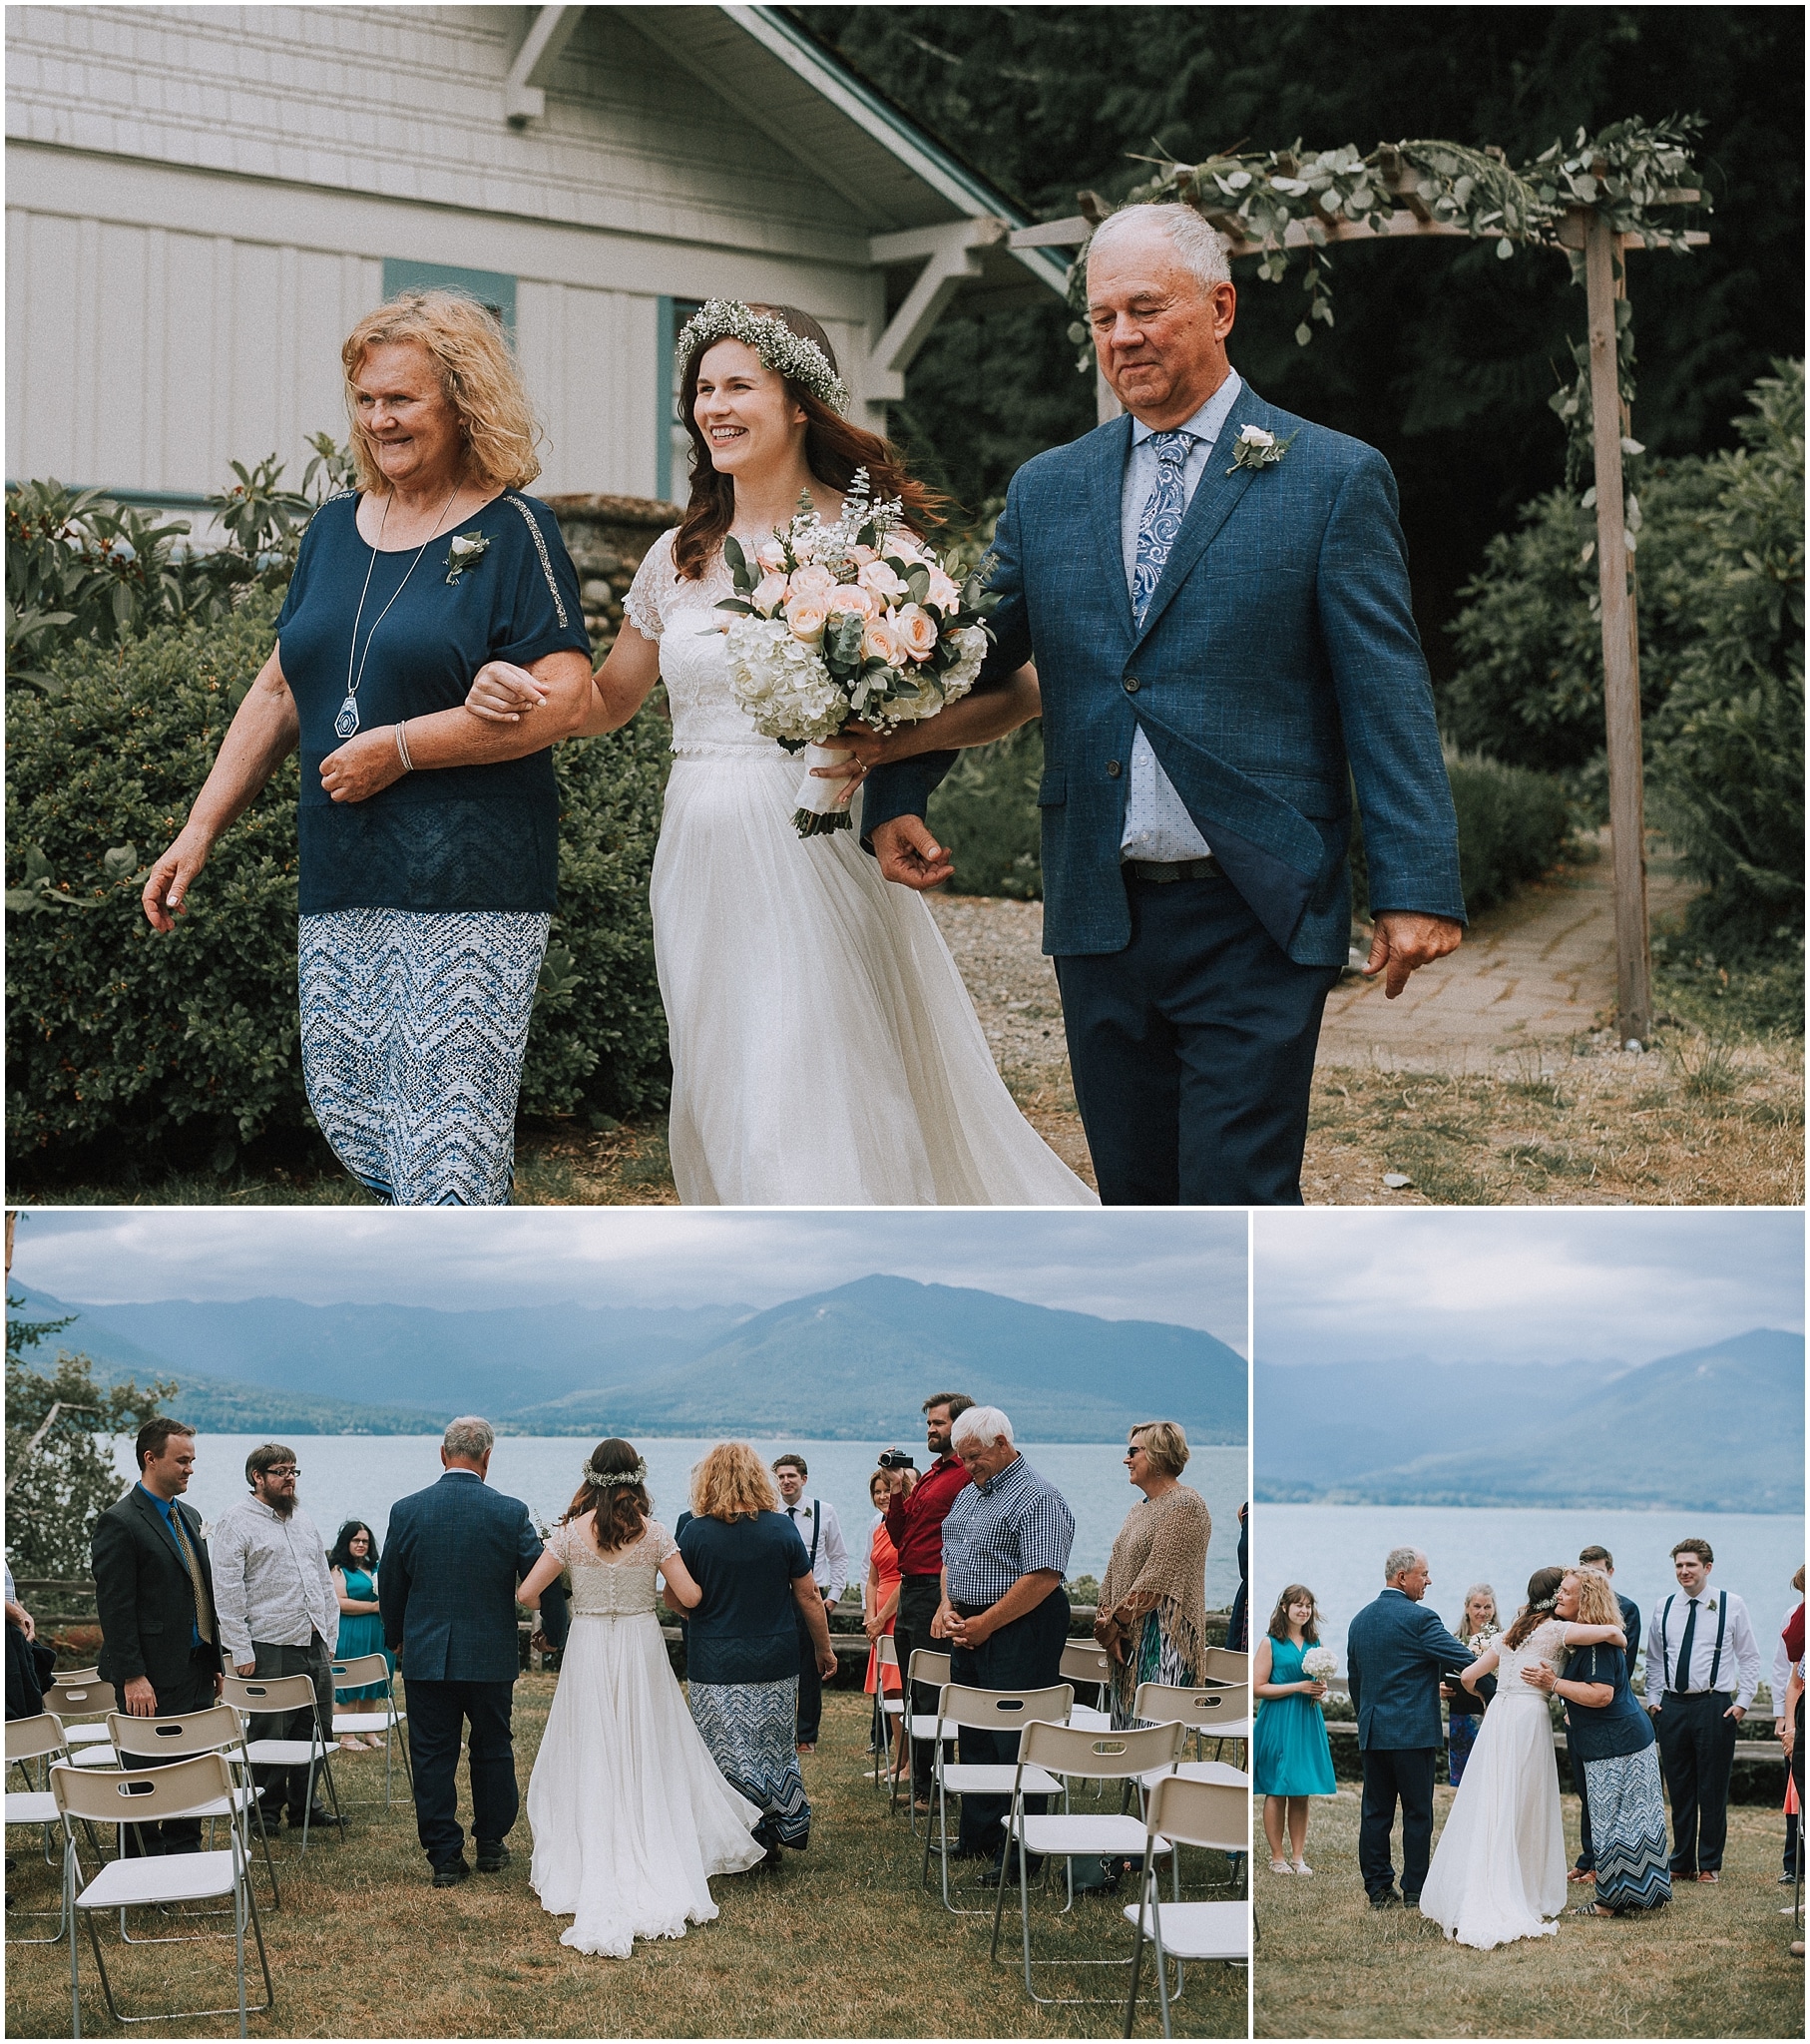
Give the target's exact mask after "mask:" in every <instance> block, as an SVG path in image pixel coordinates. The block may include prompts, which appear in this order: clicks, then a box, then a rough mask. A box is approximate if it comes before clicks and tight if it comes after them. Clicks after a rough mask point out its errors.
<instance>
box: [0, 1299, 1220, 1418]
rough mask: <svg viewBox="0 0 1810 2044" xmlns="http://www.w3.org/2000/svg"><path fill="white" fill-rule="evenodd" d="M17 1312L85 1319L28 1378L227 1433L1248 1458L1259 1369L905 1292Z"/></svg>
mask: <svg viewBox="0 0 1810 2044" xmlns="http://www.w3.org/2000/svg"><path fill="white" fill-rule="evenodd" d="M13 1295H14V1297H15V1298H17V1299H19V1300H20V1301H21V1305H22V1309H23V1311H24V1312H25V1313H26V1314H28V1315H29V1316H30V1317H32V1318H34V1319H53V1318H60V1317H62V1316H64V1315H66V1314H73V1315H74V1316H75V1317H74V1322H73V1324H72V1325H70V1326H68V1327H66V1328H64V1329H63V1330H62V1331H61V1332H60V1333H58V1334H57V1335H55V1336H53V1337H51V1339H50V1340H49V1341H47V1342H46V1343H45V1344H44V1346H43V1347H42V1348H40V1349H38V1350H35V1351H31V1352H30V1353H29V1354H28V1358H27V1359H28V1360H30V1361H36V1360H38V1359H39V1358H40V1357H42V1358H43V1360H44V1362H46V1363H48V1362H49V1360H50V1358H51V1356H52V1355H53V1354H54V1352H55V1350H56V1349H57V1348H59V1347H62V1348H68V1349H72V1350H76V1351H79V1352H81V1353H84V1354H87V1355H89V1356H91V1357H93V1359H94V1361H95V1364H96V1369H97V1374H98V1375H99V1376H100V1377H101V1378H102V1379H103V1380H104V1381H107V1382H119V1381H121V1380H123V1379H124V1378H126V1377H129V1376H134V1377H137V1378H138V1379H139V1380H140V1381H141V1382H145V1381H147V1380H149V1379H152V1378H162V1379H175V1380H176V1382H177V1383H178V1384H179V1385H180V1387H181V1388H180V1391H179V1393H178V1394H177V1396H175V1397H174V1398H173V1399H171V1400H170V1401H169V1402H170V1409H171V1410H173V1411H177V1412H180V1413H181V1414H182V1415H183V1416H184V1417H185V1418H187V1419H190V1420H191V1421H193V1422H194V1423H195V1424H196V1425H198V1426H201V1427H203V1428H204V1429H205V1430H208V1431H216V1432H234V1433H243V1432H255V1431H260V1430H262V1431H276V1430H279V1429H280V1430H282V1431H285V1432H290V1433H372V1434H380V1433H429V1432H437V1431H438V1430H439V1428H440V1427H441V1426H443V1425H444V1424H445V1422H446V1421H447V1420H448V1419H449V1418H451V1417H452V1416H453V1414H455V1413H458V1412H474V1411H475V1412H483V1413H485V1414H486V1415H488V1416H489V1417H490V1418H491V1419H492V1420H493V1421H494V1422H495V1423H496V1424H497V1426H498V1427H499V1429H501V1430H503V1431H506V1432H510V1433H523V1434H530V1433H532V1434H567V1435H575V1436H578V1435H589V1436H590V1437H592V1438H596V1437H597V1436H598V1435H599V1434H600V1433H606V1432H618V1433H634V1432H640V1433H645V1434H651V1435H707V1434H713V1433H722V1432H725V1431H727V1432H738V1433H748V1434H757V1435H759V1434H772V1433H780V1432H797V1431H799V1430H800V1428H802V1429H803V1430H804V1431H806V1432H807V1433H809V1434H810V1435H811V1436H812V1437H814V1438H817V1439H822V1440H876V1439H878V1440H884V1439H888V1438H899V1437H903V1438H907V1439H915V1438H916V1437H917V1435H918V1434H919V1432H920V1430H921V1429H920V1422H919V1418H918V1406H919V1404H920V1402H921V1401H922V1400H923V1399H924V1398H925V1397H926V1396H927V1395H928V1394H929V1393H930V1392H931V1391H936V1390H966V1391H969V1392H970V1393H971V1394H972V1395H974V1396H976V1397H978V1398H982V1399H984V1400H986V1401H988V1402H990V1403H993V1404H997V1405H1000V1406H1003V1407H1004V1408H1005V1410H1006V1411H1007V1412H1008V1413H1010V1414H1011V1417H1012V1421H1013V1424H1014V1426H1015V1427H1016V1428H1017V1430H1018V1431H1019V1432H1021V1433H1022V1434H1023V1435H1024V1436H1025V1437H1026V1438H1027V1439H1031V1440H1041V1441H1098V1440H1112V1439H1116V1438H1119V1437H1121V1436H1123V1434H1124V1432H1125V1430H1126V1428H1127V1427H1128V1426H1131V1425H1132V1424H1133V1423H1134V1422H1135V1421H1137V1420H1139V1419H1149V1418H1153V1417H1161V1418H1171V1419H1175V1420H1178V1421H1179V1422H1180V1423H1181V1425H1182V1426H1184V1427H1185V1428H1186V1429H1187V1432H1188V1435H1189V1438H1190V1439H1192V1440H1196V1441H1199V1442H1201V1443H1202V1444H1205V1443H1209V1442H1232V1443H1236V1442H1242V1441H1243V1440H1244V1438H1245V1400H1246V1373H1245V1365H1244V1359H1243V1357H1242V1356H1240V1355H1239V1354H1238V1353H1237V1352H1236V1350H1234V1349H1232V1348H1230V1347H1228V1346H1227V1345H1226V1344H1225V1343H1224V1342H1222V1341H1219V1340H1217V1339H1215V1337H1214V1336H1213V1335H1211V1334H1207V1333H1204V1332H1202V1331H1200V1330H1198V1329H1196V1328H1192V1327H1179V1326H1172V1325H1169V1324H1167V1323H1165V1322H1161V1321H1155V1320H1108V1319H1102V1318H1098V1317H1096V1316H1095V1315H1093V1314H1089V1313H1078V1312H1066V1311H1060V1310H1057V1309H1055V1308H1052V1307H1049V1306H1040V1305H1030V1304H1026V1303H1025V1302H1023V1301H1022V1300H1019V1299H1012V1298H1004V1297H1001V1296H1000V1295H999V1294H997V1293H995V1292H989V1291H981V1290H975V1289H966V1288H957V1287H955V1286H952V1285H946V1284H920V1283H918V1282H916V1281H915V1280H913V1279H910V1278H891V1277H881V1276H874V1277H869V1278H857V1279H855V1280H854V1281H852V1282H850V1283H847V1284H842V1285H838V1286H836V1287H835V1288H833V1289H832V1290H828V1291H821V1292H814V1293H812V1294H810V1295H809V1296H807V1297H803V1298H796V1299H791V1300H788V1301H787V1302H786V1303H785V1304H783V1305H778V1306H773V1307H770V1308H769V1309H767V1310H766V1311H763V1312H756V1311H754V1310H753V1309H752V1308H751V1307H748V1306H745V1305H720V1306H718V1305H709V1306H692V1307H641V1306H636V1307H626V1306H610V1307H599V1306H583V1305H575V1304H571V1303H561V1304H557V1305H538V1306H530V1307H520V1308H513V1307H512V1308H489V1309H471V1310H444V1309H436V1308H432V1307H425V1306H395V1305H327V1306H314V1305H304V1304H302V1303H300V1302H299V1301H297V1300H295V1299H287V1298H257V1299H242V1300H230V1301H221V1300H196V1299H159V1300H154V1301H150V1302H146V1303H142V1304H126V1305H86V1304H81V1303H76V1302H70V1301H66V1300H63V1299H58V1298H53V1297H51V1296H50V1295H49V1294H47V1293H44V1292H39V1291H34V1290H32V1289H31V1288H30V1287H29V1286H22V1285H15V1286H14V1287H13Z"/></svg>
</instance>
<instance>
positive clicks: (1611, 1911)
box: [1527, 1568, 1671, 1916]
mask: <svg viewBox="0 0 1810 2044" xmlns="http://www.w3.org/2000/svg"><path fill="white" fill-rule="evenodd" d="M1553 1616H1554V1617H1555V1618H1561V1619H1564V1620H1565V1621H1566V1623H1567V1624H1568V1625H1569V1624H1573V1623H1576V1624H1578V1625H1620V1624H1621V1622H1622V1619H1621V1612H1620V1610H1619V1600H1618V1599H1617V1597H1616V1595H1615V1592H1614V1590H1613V1589H1612V1588H1611V1587H1610V1584H1609V1580H1608V1577H1607V1576H1606V1575H1605V1574H1604V1573H1603V1572H1602V1570H1600V1569H1595V1568H1580V1569H1578V1570H1576V1571H1575V1572H1573V1573H1572V1574H1570V1575H1568V1576H1567V1577H1566V1579H1565V1581H1564V1582H1563V1583H1562V1584H1561V1585H1560V1586H1559V1593H1558V1596H1557V1597H1556V1599H1555V1600H1554V1604H1553ZM1527 1680H1528V1681H1529V1682H1531V1683H1533V1685H1534V1687H1535V1688H1536V1689H1542V1690H1544V1691H1545V1692H1546V1693H1547V1695H1548V1696H1557V1697H1559V1698H1560V1699H1561V1700H1562V1701H1563V1702H1564V1704H1565V1707H1566V1708H1565V1722H1566V1727H1567V1748H1568V1751H1569V1752H1570V1754H1571V1757H1572V1764H1573V1765H1572V1774H1573V1776H1574V1778H1577V1779H1582V1780H1584V1781H1587V1783H1588V1785H1589V1788H1588V1795H1589V1802H1590V1807H1591V1810H1592V1811H1593V1816H1592V1819H1591V1821H1592V1823H1593V1824H1594V1827H1595V1873H1596V1899H1595V1900H1594V1902H1584V1903H1582V1904H1581V1905H1580V1906H1579V1907H1578V1908H1577V1909H1575V1910H1574V1911H1573V1912H1572V1913H1573V1914H1574V1915H1576V1916H1591V1915H1595V1916H1621V1915H1631V1914H1634V1913H1635V1912H1637V1911H1639V1910H1643V1909H1657V1908H1659V1907H1660V1906H1661V1905H1662V1904H1664V1903H1666V1902H1669V1901H1670V1900H1671V1874H1670V1871H1669V1870H1668V1868H1667V1866H1666V1863H1665V1795H1664V1791H1663V1789H1662V1788H1661V1786H1660V1782H1659V1764H1658V1758H1657V1754H1656V1751H1655V1748H1654V1744H1653V1728H1652V1724H1651V1721H1650V1720H1649V1719H1648V1718H1647V1716H1646V1713H1645V1712H1644V1711H1642V1710H1641V1708H1640V1706H1639V1705H1638V1704H1637V1703H1636V1702H1635V1701H1634V1695H1633V1691H1632V1690H1631V1689H1630V1688H1629V1687H1628V1672H1627V1655H1626V1651H1625V1650H1624V1649H1623V1648H1621V1647H1616V1646H1610V1645H1598V1646H1584V1647H1574V1648H1573V1649H1572V1650H1571V1652H1570V1654H1569V1655H1568V1656H1567V1657H1566V1662H1565V1669H1564V1672H1563V1673H1562V1674H1561V1673H1557V1672H1555V1671H1554V1670H1553V1669H1552V1668H1550V1667H1548V1666H1546V1665H1545V1664H1544V1663H1541V1664H1537V1665H1536V1666H1535V1667H1534V1668H1533V1669H1532V1670H1531V1672H1530V1673H1529V1675H1528V1676H1527Z"/></svg>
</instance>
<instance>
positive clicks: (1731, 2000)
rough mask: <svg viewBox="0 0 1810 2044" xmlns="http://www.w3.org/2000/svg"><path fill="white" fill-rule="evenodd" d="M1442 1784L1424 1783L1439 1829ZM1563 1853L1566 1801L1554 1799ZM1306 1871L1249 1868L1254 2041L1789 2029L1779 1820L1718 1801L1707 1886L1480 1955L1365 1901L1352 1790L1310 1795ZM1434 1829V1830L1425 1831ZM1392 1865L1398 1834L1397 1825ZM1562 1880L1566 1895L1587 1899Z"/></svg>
mask: <svg viewBox="0 0 1810 2044" xmlns="http://www.w3.org/2000/svg"><path fill="white" fill-rule="evenodd" d="M1452 1796H1453V1791H1452V1790H1451V1789H1437V1790H1436V1791H1435V1798H1436V1811H1437V1815H1436V1823H1438V1824H1441V1825H1443V1823H1444V1820H1445V1817H1446V1815H1447V1814H1448V1812H1449V1811H1450V1809H1451V1806H1452ZM1564 1802H1565V1819H1566V1839H1567V1844H1568V1852H1567V1857H1568V1859H1569V1858H1575V1857H1576V1856H1577V1840H1578V1803H1577V1798H1576V1797H1575V1796H1570V1795H1568V1796H1566V1797H1565V1798H1564ZM1311 1809H1312V1818H1311V1822H1310V1826H1309V1829H1308V1833H1307V1857H1308V1860H1309V1863H1310V1864H1311V1865H1312V1866H1313V1867H1314V1868H1315V1874H1314V1877H1313V1879H1311V1880H1301V1879H1298V1878H1296V1877H1295V1876H1292V1875H1291V1876H1289V1877H1288V1878H1286V1879H1284V1878H1282V1877H1281V1876H1279V1875H1272V1874H1270V1873H1269V1872H1267V1871H1266V1870H1265V1868H1264V1864H1263V1855H1262V1854H1259V1855H1258V1860H1257V1868H1258V1870H1257V1874H1256V1904H1257V1910H1256V1913H1257V1935H1258V1943H1257V1966H1256V2035H1257V2036H1259V2037H1800V2036H1802V2035H1803V2030H1804V1963H1803V1961H1802V1960H1801V1959H1794V1958H1793V1957H1792V1956H1791V1954H1790V1950H1789V1945H1790V1941H1791V1939H1792V1938H1793V1937H1794V1936H1796V1935H1798V1934H1799V1933H1798V1932H1796V1931H1794V1930H1793V1928H1792V1925H1791V1919H1790V1917H1789V1915H1783V1916H1782V1915H1780V1914H1779V1913H1778V1911H1779V1909H1780V1907H1781V1905H1782V1904H1787V1903H1789V1901H1790V1899H1791V1890H1790V1889H1789V1888H1780V1887H1779V1886H1777V1885H1776V1881H1777V1875H1778V1870H1779V1858H1780V1854H1781V1851H1782V1848H1783V1837H1784V1833H1783V1819H1782V1818H1781V1817H1780V1816H1779V1814H1778V1813H1777V1812H1776V1811H1775V1810H1769V1809H1758V1808H1751V1807H1745V1806H1737V1807H1735V1808H1732V1809H1730V1811H1729V1812H1728V1856H1727V1859H1726V1861H1725V1863H1724V1865H1723V1869H1722V1879H1721V1881H1720V1883H1719V1884H1718V1885H1716V1886H1714V1887H1704V1886H1699V1885H1697V1884H1696V1883H1694V1882H1692V1883H1690V1884H1688V1885H1684V1884H1680V1886H1679V1888H1678V1890H1677V1891H1676V1898H1675V1899H1674V1901H1673V1902H1672V1903H1671V1904H1670V1905H1669V1906H1668V1907H1666V1908H1663V1909H1658V1910H1655V1911H1653V1912H1652V1914H1651V1915H1650V1916H1646V1917H1618V1918H1616V1919H1614V1920H1613V1921H1605V1920H1601V1919H1592V1920H1590V1921H1587V1922H1586V1921H1584V1920H1583V1919H1581V1918H1578V1917H1573V1916H1569V1915H1568V1916H1566V1917H1563V1918H1562V1919H1561V1920H1560V1925H1559V1933H1558V1935H1557V1936H1556V1937H1543V1938H1538V1939H1528V1940H1526V1941H1524V1942H1521V1943H1517V1944H1513V1945H1505V1946H1500V1947H1498V1949H1497V1950H1495V1951H1493V1952H1477V1951H1472V1950H1470V1949H1469V1948H1467V1947H1465V1946H1463V1945H1458V1944H1452V1943H1449V1942H1447V1941H1446V1939H1445V1938H1444V1937H1443V1935H1442V1934H1441V1932H1440V1929H1439V1926H1438V1925H1437V1924H1434V1923H1429V1922H1427V1921H1426V1920H1425V1919H1424V1918H1422V1917H1421V1916H1419V1915H1418V1914H1415V1913H1413V1912H1411V1911H1409V1910H1406V1909H1391V1910H1389V1911H1388V1912H1387V1913H1386V1914H1377V1913H1375V1912H1373V1911H1372V1910H1371V1909H1370V1907H1369V1905H1368V1903H1367V1901H1366V1899H1365V1895H1364V1887H1363V1883H1362V1881H1361V1880H1360V1879H1359V1877H1358V1870H1357V1831H1358V1796H1357V1792H1356V1790H1355V1789H1351V1788H1349V1787H1346V1788H1341V1789H1340V1791H1339V1793H1338V1794H1337V1795H1336V1796H1332V1797H1328V1798H1326V1799H1324V1800H1322V1799H1321V1798H1319V1797H1317V1796H1316V1797H1315V1798H1314V1800H1313V1802H1312V1804H1311ZM1436 1835H1437V1834H1436ZM1394 1849H1395V1860H1396V1867H1397V1871H1398V1875H1399V1870H1400V1866H1401V1835H1400V1831H1399V1829H1398V1831H1397V1833H1396V1837H1395V1847H1394ZM1589 1893H1590V1890H1589V1889H1588V1888H1587V1887H1573V1888H1571V1889H1570V1890H1569V1891H1568V1904H1569V1902H1570V1901H1572V1900H1576V1899H1579V1898H1581V1897H1583V1896H1585V1895H1588V1894H1589Z"/></svg>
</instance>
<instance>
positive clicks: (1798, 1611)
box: [1769, 1563, 1804, 1887]
mask: <svg viewBox="0 0 1810 2044" xmlns="http://www.w3.org/2000/svg"><path fill="white" fill-rule="evenodd" d="M1791 1587H1792V1588H1793V1589H1794V1590H1795V1591H1796V1592H1797V1602H1796V1604H1794V1605H1793V1606H1792V1608H1791V1609H1790V1611H1789V1612H1787V1613H1786V1615H1785V1623H1784V1624H1783V1626H1781V1627H1780V1629H1779V1636H1778V1644H1777V1645H1776V1646H1775V1647H1774V1648H1773V1650H1772V1675H1771V1682H1770V1685H1769V1687H1770V1693H1771V1696H1772V1736H1773V1738H1774V1739H1776V1740H1779V1741H1781V1742H1782V1741H1783V1740H1784V1737H1785V1691H1786V1690H1787V1689H1788V1688H1789V1687H1790V1685H1791V1671H1792V1669H1793V1668H1794V1667H1795V1666H1796V1664H1797V1663H1798V1662H1799V1661H1801V1660H1802V1659H1803V1658H1804V1570H1803V1565H1802V1563H1800V1564H1799V1565H1798V1571H1797V1574H1796V1575H1795V1576H1793V1577H1792V1578H1791ZM1802 1835H1803V1833H1802V1829H1801V1818H1800V1812H1799V1811H1798V1810H1795V1809H1788V1810H1787V1811H1786V1812H1785V1870H1784V1872H1782V1873H1781V1874H1780V1875H1779V1885H1780V1886H1781V1887H1790V1886H1791V1885H1792V1884H1793V1882H1795V1881H1796V1879H1797V1855H1798V1851H1799V1849H1800V1847H1799V1840H1800V1838H1801V1837H1802Z"/></svg>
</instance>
